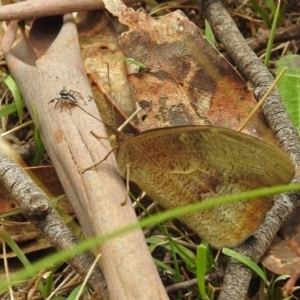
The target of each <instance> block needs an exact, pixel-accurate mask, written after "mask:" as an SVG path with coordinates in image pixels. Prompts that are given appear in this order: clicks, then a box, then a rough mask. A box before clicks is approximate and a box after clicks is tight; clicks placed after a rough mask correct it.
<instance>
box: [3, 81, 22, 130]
mask: <svg viewBox="0 0 300 300" xmlns="http://www.w3.org/2000/svg"><path fill="white" fill-rule="evenodd" d="M4 82H5V84H6V85H7V87H8V88H9V90H10V91H11V93H12V95H13V97H14V100H15V104H16V108H17V112H18V117H19V122H20V124H22V119H23V107H24V106H25V103H24V101H23V99H22V96H21V94H20V91H19V89H18V87H17V85H16V83H15V81H14V80H13V79H12V77H11V76H6V77H5V79H4Z"/></svg>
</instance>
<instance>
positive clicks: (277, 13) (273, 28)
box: [265, 1, 280, 67]
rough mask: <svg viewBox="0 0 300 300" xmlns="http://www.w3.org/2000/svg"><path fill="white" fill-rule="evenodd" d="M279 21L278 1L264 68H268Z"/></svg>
mask: <svg viewBox="0 0 300 300" xmlns="http://www.w3.org/2000/svg"><path fill="white" fill-rule="evenodd" d="M279 19H280V1H278V5H277V8H276V12H275V15H274V20H273V23H272V28H271V32H270V37H269V40H268V45H267V51H266V57H265V66H266V67H268V66H269V61H270V57H271V52H272V47H273V43H274V38H275V33H276V28H277V25H278V21H279Z"/></svg>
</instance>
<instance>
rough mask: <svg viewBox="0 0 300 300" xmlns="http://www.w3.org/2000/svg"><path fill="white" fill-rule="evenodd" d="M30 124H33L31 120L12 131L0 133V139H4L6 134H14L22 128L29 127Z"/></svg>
mask: <svg viewBox="0 0 300 300" xmlns="http://www.w3.org/2000/svg"><path fill="white" fill-rule="evenodd" d="M31 124H33V120H30V121H27V122H25V123H23V124H21V125H19V126H17V127H14V128H13V129H11V130H8V131H6V132H4V133H2V134H1V135H0V136H1V137H4V136H6V135H8V134H11V133H14V132H16V131H18V130H20V129H22V128H24V127H27V126H29V125H31Z"/></svg>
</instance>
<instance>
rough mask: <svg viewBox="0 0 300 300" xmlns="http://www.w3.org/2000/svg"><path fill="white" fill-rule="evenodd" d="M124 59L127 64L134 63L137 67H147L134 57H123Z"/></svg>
mask: <svg viewBox="0 0 300 300" xmlns="http://www.w3.org/2000/svg"><path fill="white" fill-rule="evenodd" d="M124 60H125V61H126V62H127V63H128V64H132V65H136V66H138V67H140V68H143V69H147V66H146V65H145V64H144V63H142V62H140V61H137V60H135V59H133V58H129V57H125V58H124Z"/></svg>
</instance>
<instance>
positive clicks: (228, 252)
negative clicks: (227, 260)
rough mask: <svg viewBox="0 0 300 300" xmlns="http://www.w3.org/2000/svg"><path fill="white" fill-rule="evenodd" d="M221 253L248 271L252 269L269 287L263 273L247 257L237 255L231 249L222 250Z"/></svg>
mask: <svg viewBox="0 0 300 300" xmlns="http://www.w3.org/2000/svg"><path fill="white" fill-rule="evenodd" d="M222 252H223V253H224V254H226V255H228V256H231V257H233V258H235V259H236V260H238V261H239V262H241V263H243V264H244V265H246V266H248V267H249V268H250V269H252V270H253V271H254V272H255V273H256V274H257V275H258V276H260V278H261V279H262V280H263V281H264V282H265V284H266V285H269V281H268V278H267V276H266V274H265V273H264V271H263V270H262V269H261V268H260V267H259V266H258V265H257V263H255V262H254V261H252V260H251V259H250V258H249V257H247V256H245V255H242V254H240V253H237V252H235V251H233V250H231V249H228V248H223V249H222Z"/></svg>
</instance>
